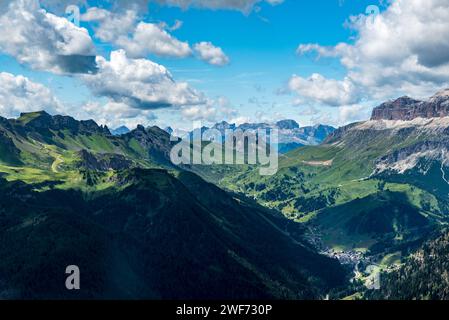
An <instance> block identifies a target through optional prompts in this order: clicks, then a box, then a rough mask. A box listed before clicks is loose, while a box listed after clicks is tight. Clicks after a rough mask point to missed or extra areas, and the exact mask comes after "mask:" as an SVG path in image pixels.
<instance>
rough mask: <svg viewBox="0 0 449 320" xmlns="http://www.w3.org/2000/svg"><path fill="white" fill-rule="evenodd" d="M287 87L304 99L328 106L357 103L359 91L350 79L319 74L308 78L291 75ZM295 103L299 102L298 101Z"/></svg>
mask: <svg viewBox="0 0 449 320" xmlns="http://www.w3.org/2000/svg"><path fill="white" fill-rule="evenodd" d="M288 86H289V89H290V90H291V91H294V92H296V93H297V94H298V95H299V96H300V97H302V98H303V99H305V100H312V101H316V102H319V103H321V104H325V105H329V106H341V105H350V104H354V103H357V102H358V101H359V99H360V93H359V92H358V89H357V87H356V86H355V85H354V84H353V82H352V81H351V79H349V78H345V79H343V80H341V81H340V80H332V79H326V78H325V77H323V76H322V75H320V74H317V73H315V74H313V75H312V76H310V77H309V78H302V77H300V76H297V75H293V76H292V77H291V79H290V81H289V84H288ZM297 103H300V101H298V102H297Z"/></svg>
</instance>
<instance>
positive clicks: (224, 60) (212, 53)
mask: <svg viewBox="0 0 449 320" xmlns="http://www.w3.org/2000/svg"><path fill="white" fill-rule="evenodd" d="M195 51H196V53H197V54H198V57H199V58H200V59H201V60H203V61H205V62H207V63H209V64H212V65H215V66H224V65H227V64H228V63H229V58H228V56H227V55H226V54H225V53H224V52H223V50H222V49H221V48H219V47H216V46H214V45H213V44H212V43H210V42H200V43H197V44H196V45H195Z"/></svg>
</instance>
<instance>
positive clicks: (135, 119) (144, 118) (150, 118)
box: [75, 101, 156, 129]
mask: <svg viewBox="0 0 449 320" xmlns="http://www.w3.org/2000/svg"><path fill="white" fill-rule="evenodd" d="M75 116H76V118H77V119H95V121H96V122H97V123H99V124H106V125H108V127H109V128H117V127H120V126H123V125H125V126H127V127H128V128H131V129H132V128H135V127H136V126H137V125H138V124H143V125H148V124H149V123H150V122H154V120H155V119H156V116H155V115H154V113H153V112H152V111H151V110H139V109H135V108H132V107H130V106H128V105H127V104H124V103H116V102H113V101H109V102H107V103H106V104H100V103H99V102H88V103H86V104H85V105H84V106H83V107H82V108H81V109H80V110H79V111H78V113H77V114H76V115H75Z"/></svg>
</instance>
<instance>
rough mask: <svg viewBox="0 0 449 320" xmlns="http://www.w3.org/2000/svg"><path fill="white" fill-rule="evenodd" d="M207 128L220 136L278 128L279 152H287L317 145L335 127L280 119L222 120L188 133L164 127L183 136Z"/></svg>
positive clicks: (170, 132) (203, 130)
mask: <svg viewBox="0 0 449 320" xmlns="http://www.w3.org/2000/svg"><path fill="white" fill-rule="evenodd" d="M208 129H216V130H218V131H220V133H221V134H222V136H223V137H224V136H225V131H226V130H242V131H247V130H259V129H262V130H267V131H269V130H271V129H278V130H279V152H280V153H287V152H289V151H291V150H293V149H296V148H298V147H301V146H305V145H318V144H320V143H322V142H323V141H324V140H325V139H326V138H327V137H328V136H329V135H330V134H331V133H333V132H334V131H335V130H336V128H334V127H332V126H328V125H321V124H318V125H314V126H306V127H300V125H299V124H298V123H297V122H296V121H295V120H290V119H287V120H281V121H278V122H276V123H273V124H269V123H243V124H241V125H236V124H235V123H228V122H226V121H222V122H219V123H216V124H215V125H213V126H212V127H211V128H209V127H206V126H204V127H202V128H201V129H196V130H194V131H192V132H189V133H183V132H176V131H173V129H171V128H170V127H168V128H166V129H165V131H167V132H168V133H169V134H172V133H173V134H178V135H180V136H181V137H183V136H188V135H190V136H192V135H193V133H194V132H198V130H201V132H202V133H203V132H205V131H206V130H208Z"/></svg>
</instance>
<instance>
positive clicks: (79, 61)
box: [0, 0, 96, 73]
mask: <svg viewBox="0 0 449 320" xmlns="http://www.w3.org/2000/svg"><path fill="white" fill-rule="evenodd" d="M0 25H1V26H2V31H1V32H0V51H2V52H4V53H6V54H8V55H11V56H13V57H15V58H16V59H17V61H18V62H20V63H22V64H26V65H29V66H30V67H31V68H33V69H37V70H44V71H50V72H54V73H88V72H95V71H96V68H95V47H94V44H93V42H92V39H91V38H90V36H89V33H88V31H87V30H86V29H84V28H79V27H77V26H75V25H74V24H73V23H71V22H69V21H68V20H67V19H65V18H61V17H58V16H55V15H53V14H51V13H48V12H46V11H45V10H44V9H41V8H40V6H39V1H38V0H17V1H12V2H10V3H9V5H8V7H7V8H6V10H5V11H2V12H0Z"/></svg>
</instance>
